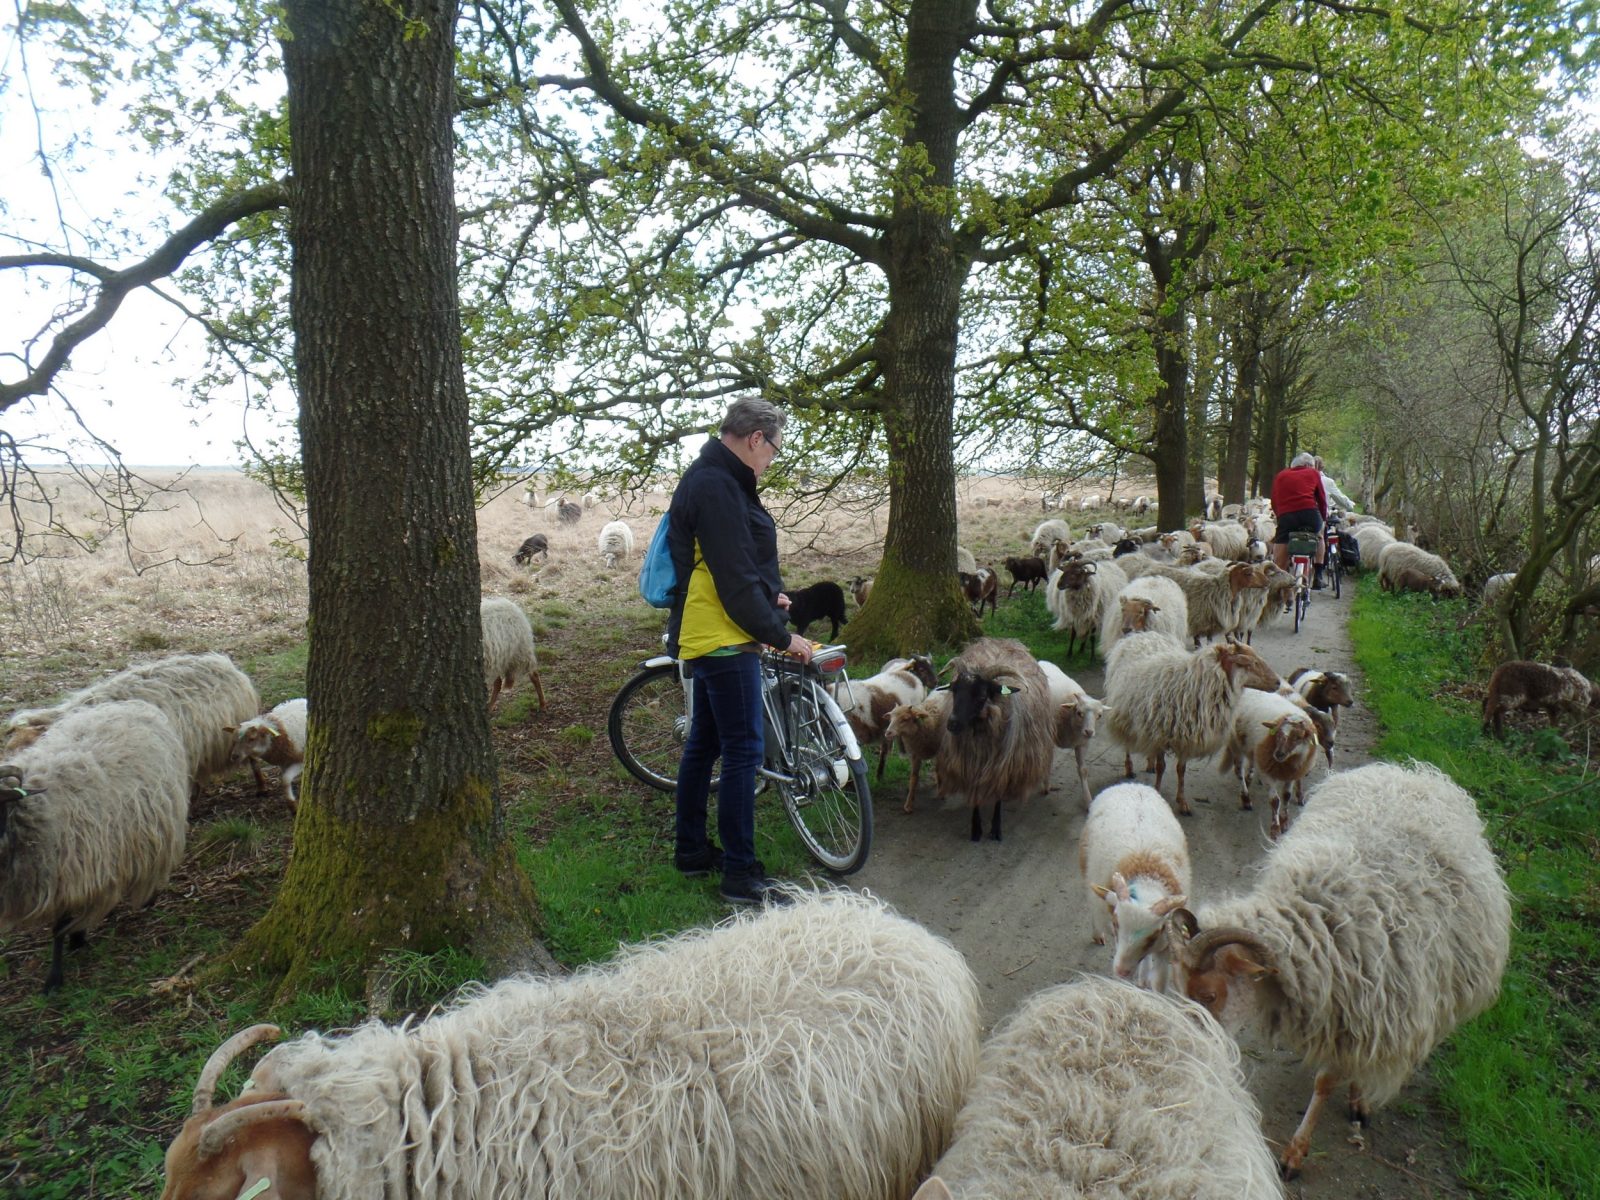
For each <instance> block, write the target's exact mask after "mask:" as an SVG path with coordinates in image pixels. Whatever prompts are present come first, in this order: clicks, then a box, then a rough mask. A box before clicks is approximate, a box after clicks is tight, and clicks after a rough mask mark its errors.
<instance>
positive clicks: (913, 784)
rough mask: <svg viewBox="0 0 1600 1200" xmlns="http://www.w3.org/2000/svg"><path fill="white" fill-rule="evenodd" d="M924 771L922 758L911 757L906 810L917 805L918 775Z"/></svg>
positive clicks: (910, 809)
mask: <svg viewBox="0 0 1600 1200" xmlns="http://www.w3.org/2000/svg"><path fill="white" fill-rule="evenodd" d="M921 772H922V760H921V759H920V758H917V757H915V756H912V759H911V778H910V779H909V780H907V781H906V807H905V811H906V812H911V811H912V810H913V809H914V808H916V806H917V776H918V775H919V774H921Z"/></svg>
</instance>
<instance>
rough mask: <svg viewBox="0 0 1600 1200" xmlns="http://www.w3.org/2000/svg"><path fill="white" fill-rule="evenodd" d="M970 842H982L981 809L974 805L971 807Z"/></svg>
mask: <svg viewBox="0 0 1600 1200" xmlns="http://www.w3.org/2000/svg"><path fill="white" fill-rule="evenodd" d="M972 840H973V841H975V842H981V841H983V809H982V808H981V807H980V806H979V805H976V804H974V805H973V806H972Z"/></svg>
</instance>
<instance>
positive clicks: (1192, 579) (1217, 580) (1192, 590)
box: [1143, 562, 1270, 646]
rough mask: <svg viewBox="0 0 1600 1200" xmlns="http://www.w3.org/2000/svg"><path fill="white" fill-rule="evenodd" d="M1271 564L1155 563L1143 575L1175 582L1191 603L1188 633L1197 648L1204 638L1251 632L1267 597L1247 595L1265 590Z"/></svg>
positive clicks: (1144, 570) (1189, 603)
mask: <svg viewBox="0 0 1600 1200" xmlns="http://www.w3.org/2000/svg"><path fill="white" fill-rule="evenodd" d="M1269 565H1270V564H1267V563H1241V562H1228V563H1220V562H1219V563H1218V564H1217V565H1216V566H1215V567H1214V568H1203V567H1202V568H1186V567H1169V566H1165V565H1163V564H1161V563H1151V564H1150V565H1148V566H1146V567H1144V568H1143V574H1144V575H1145V576H1149V575H1160V576H1162V577H1164V578H1166V579H1170V580H1172V581H1173V582H1174V583H1176V584H1177V585H1178V586H1179V587H1180V588H1181V589H1182V590H1183V594H1184V599H1185V600H1186V601H1187V602H1188V605H1189V610H1188V618H1189V625H1188V634H1189V637H1190V638H1191V639H1192V641H1193V643H1194V645H1196V646H1198V645H1199V644H1200V639H1201V638H1203V637H1212V638H1214V637H1220V636H1228V637H1238V636H1240V635H1241V634H1245V633H1247V632H1248V628H1249V627H1250V626H1252V625H1253V617H1254V615H1255V614H1256V613H1258V612H1259V611H1260V606H1261V604H1262V603H1263V600H1264V598H1263V597H1252V596H1250V595H1248V594H1247V593H1249V592H1252V591H1256V590H1261V589H1265V588H1266V587H1267V586H1268V580H1269V578H1270V576H1269V572H1268V569H1267V568H1268V566H1269Z"/></svg>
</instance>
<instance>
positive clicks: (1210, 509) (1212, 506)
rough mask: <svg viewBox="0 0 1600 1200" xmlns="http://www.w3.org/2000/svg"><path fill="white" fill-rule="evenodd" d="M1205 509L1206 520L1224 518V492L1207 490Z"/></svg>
mask: <svg viewBox="0 0 1600 1200" xmlns="http://www.w3.org/2000/svg"><path fill="white" fill-rule="evenodd" d="M1205 511H1206V520H1208V521H1220V520H1222V493H1221V492H1207V493H1206V504H1205Z"/></svg>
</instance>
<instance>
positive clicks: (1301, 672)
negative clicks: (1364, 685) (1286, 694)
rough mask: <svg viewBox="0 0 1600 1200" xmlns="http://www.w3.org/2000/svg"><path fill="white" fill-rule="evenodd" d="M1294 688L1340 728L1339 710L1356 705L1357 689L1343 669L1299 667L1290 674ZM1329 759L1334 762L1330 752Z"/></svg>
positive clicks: (1334, 725)
mask: <svg viewBox="0 0 1600 1200" xmlns="http://www.w3.org/2000/svg"><path fill="white" fill-rule="evenodd" d="M1289 683H1290V684H1292V685H1293V687H1294V690H1295V691H1296V692H1298V693H1299V694H1300V695H1302V696H1304V697H1305V699H1306V702H1307V703H1308V704H1310V705H1311V707H1312V708H1315V709H1319V710H1320V711H1322V712H1325V713H1327V714H1328V716H1329V717H1330V718H1331V719H1332V721H1333V727H1334V728H1335V729H1338V728H1339V710H1340V709H1341V708H1351V707H1353V706H1354V705H1355V702H1356V696H1355V689H1354V687H1352V686H1351V683H1350V677H1349V676H1348V675H1346V674H1344V672H1342V671H1322V670H1318V669H1316V668H1313V667H1297V668H1296V669H1295V671H1294V673H1293V674H1292V675H1290V676H1289ZM1328 761H1329V763H1330V765H1331V764H1332V762H1333V758H1332V754H1331V753H1330V755H1329V758H1328Z"/></svg>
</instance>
